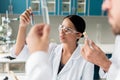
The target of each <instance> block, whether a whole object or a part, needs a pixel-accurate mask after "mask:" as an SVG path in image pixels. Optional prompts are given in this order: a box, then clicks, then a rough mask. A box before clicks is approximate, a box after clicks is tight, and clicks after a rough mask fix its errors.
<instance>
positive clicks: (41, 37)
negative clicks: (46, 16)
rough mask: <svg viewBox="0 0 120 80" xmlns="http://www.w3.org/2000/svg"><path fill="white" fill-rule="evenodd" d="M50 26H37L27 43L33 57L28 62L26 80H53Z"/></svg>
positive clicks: (30, 33) (31, 31)
mask: <svg viewBox="0 0 120 80" xmlns="http://www.w3.org/2000/svg"><path fill="white" fill-rule="evenodd" d="M49 32H50V28H49V25H46V24H36V25H35V26H34V27H32V29H31V30H30V32H29V34H28V36H27V39H26V42H27V46H28V49H29V51H30V54H31V56H30V57H29V59H28V60H27V62H26V79H25V80H52V67H51V65H50V62H49V60H48V43H49Z"/></svg>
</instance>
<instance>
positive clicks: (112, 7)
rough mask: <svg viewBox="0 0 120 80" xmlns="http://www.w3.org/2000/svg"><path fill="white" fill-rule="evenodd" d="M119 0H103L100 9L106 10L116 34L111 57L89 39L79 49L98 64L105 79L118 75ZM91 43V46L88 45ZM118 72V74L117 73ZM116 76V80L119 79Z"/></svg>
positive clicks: (113, 78)
mask: <svg viewBox="0 0 120 80" xmlns="http://www.w3.org/2000/svg"><path fill="white" fill-rule="evenodd" d="M119 3H120V0H104V2H103V5H102V9H103V10H104V11H107V12H108V21H109V23H110V24H111V26H112V31H113V33H114V34H115V36H116V40H115V50H114V53H113V54H112V58H111V59H110V60H109V59H108V58H106V56H105V53H104V52H103V51H102V50H101V49H100V48H99V47H98V46H97V45H96V44H95V43H94V42H93V41H91V40H88V39H86V40H85V44H84V46H83V48H82V50H81V54H82V56H83V57H84V58H85V59H86V60H88V61H90V62H92V63H94V64H96V65H98V66H100V67H101V68H102V69H103V70H104V72H105V73H106V79H107V80H115V79H116V77H117V76H120V70H119V69H120V58H119V57H120V22H119V21H120V4H119ZM89 43H91V46H92V48H91V47H90V46H89ZM118 73H119V74H118ZM119 79H120V77H118V78H117V79H116V80H119Z"/></svg>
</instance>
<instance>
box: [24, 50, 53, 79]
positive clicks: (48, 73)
mask: <svg viewBox="0 0 120 80" xmlns="http://www.w3.org/2000/svg"><path fill="white" fill-rule="evenodd" d="M48 58H49V57H48V54H47V53H45V52H42V51H38V52H35V53H33V54H31V56H30V57H29V58H28V60H27V63H26V80H52V68H51V64H50V63H49V60H48Z"/></svg>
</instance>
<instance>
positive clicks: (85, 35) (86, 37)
mask: <svg viewBox="0 0 120 80" xmlns="http://www.w3.org/2000/svg"><path fill="white" fill-rule="evenodd" d="M83 35H84V37H85V39H86V40H90V39H89V38H88V35H87V33H86V32H84V33H83ZM91 44H92V43H91V42H89V46H90V48H91V49H93V47H92V45H91Z"/></svg>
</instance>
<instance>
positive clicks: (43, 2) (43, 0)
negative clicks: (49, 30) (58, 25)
mask: <svg viewBox="0 0 120 80" xmlns="http://www.w3.org/2000/svg"><path fill="white" fill-rule="evenodd" d="M41 7H42V16H43V21H44V23H46V24H50V20H49V13H48V7H47V1H46V0H41Z"/></svg>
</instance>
